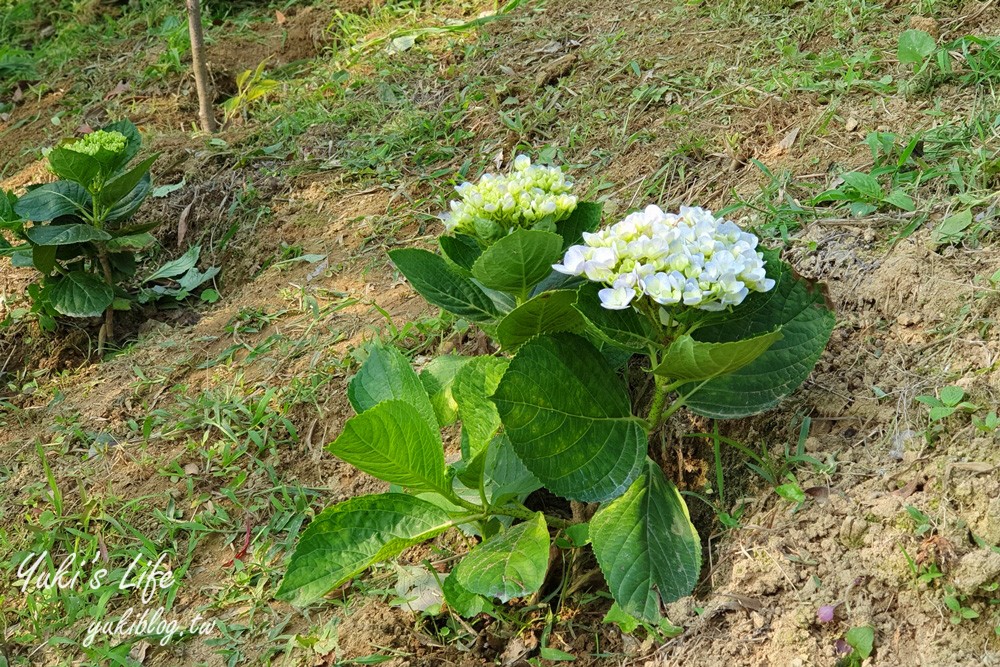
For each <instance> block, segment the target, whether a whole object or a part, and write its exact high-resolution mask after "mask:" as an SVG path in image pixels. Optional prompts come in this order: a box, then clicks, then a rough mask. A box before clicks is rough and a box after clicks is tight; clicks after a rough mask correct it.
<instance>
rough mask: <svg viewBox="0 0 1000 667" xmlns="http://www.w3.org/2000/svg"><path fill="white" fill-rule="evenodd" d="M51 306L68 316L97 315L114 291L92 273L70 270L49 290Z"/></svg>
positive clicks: (102, 310)
mask: <svg viewBox="0 0 1000 667" xmlns="http://www.w3.org/2000/svg"><path fill="white" fill-rule="evenodd" d="M49 299H50V300H51V301H52V307H53V308H55V309H56V311H57V312H59V313H62V314H63V315H68V316H69V317H97V316H98V315H101V314H102V313H104V311H105V310H106V309H107V307H108V306H110V305H111V302H112V301H114V299H115V291H114V290H113V289H111V286H110V285H108V284H107V283H105V282H104V281H103V280H101V279H100V278H98V277H97V276H95V275H94V274H93V273H87V272H86V271H72V272H70V273H67V274H66V275H65V276H63V277H62V278H60V279H59V282H57V283H55V284H54V285H53V286H52V289H51V291H50V292H49Z"/></svg>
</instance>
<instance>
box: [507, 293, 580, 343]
mask: <svg viewBox="0 0 1000 667" xmlns="http://www.w3.org/2000/svg"><path fill="white" fill-rule="evenodd" d="M574 303H576V292H575V291H573V290H556V291H554V292H542V293H541V294H539V295H537V296H535V297H533V298H531V299H529V300H528V301H525V302H524V303H522V304H521V305H520V306H518V307H517V308H515V309H514V310H512V311H510V312H509V313H507V314H506V315H505V316H504V318H503V319H502V320H500V324H498V325H497V336H496V337H497V340H499V341H500V345H501V346H503V347H504V348H505V349H510V348H512V347H517V346H518V345H520V344H521V343H523V342H525V341H527V340H530V339H532V338H534V337H535V336H537V335H539V334H546V333H559V332H562V331H569V332H572V333H579V332H580V331H582V330H583V328H584V327H585V326H586V322H585V321H584V319H583V316H582V315H581V314H580V311H578V310H577V309H576V308H574V307H573V304H574Z"/></svg>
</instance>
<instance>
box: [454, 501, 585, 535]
mask: <svg viewBox="0 0 1000 667" xmlns="http://www.w3.org/2000/svg"><path fill="white" fill-rule="evenodd" d="M447 498H448V500H449V501H451V502H453V503H455V504H456V505H459V506H461V507H462V508H464V509H467V510H469V511H470V512H476V513H479V514H483V513H485V514H486V516H489V515H490V514H501V515H503V516H510V517H514V518H515V519H533V518H534V517H535V513H534V512H532V511H531V510H529V509H528V508H527V507H524V506H521V507H517V506H515V505H504V506H503V507H485V506H482V505H477V504H475V503H473V502H469V501H468V500H466V499H465V498H462V497H460V496H459V495H458V494H457V493H451V494H449V495H448V496H447ZM545 523H547V524H548V525H550V526H552V527H553V528H568V527H570V526H572V525H573V523H574V522H572V521H566V520H565V519H560V518H558V517H554V516H550V515H548V514H546V515H545Z"/></svg>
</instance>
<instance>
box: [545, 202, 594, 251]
mask: <svg viewBox="0 0 1000 667" xmlns="http://www.w3.org/2000/svg"><path fill="white" fill-rule="evenodd" d="M603 207H604V205H603V204H601V203H597V202H589V201H582V202H580V203H578V204H577V205H576V208H575V209H573V212H572V213H570V214H569V216H568V217H566V218H565V219H564V220H560V221H559V222H557V223H556V231H557V232H559V236H561V237H562V239H563V249H565V248H568V247H569V246H571V245H576V244H578V243H580V241H582V240H583V233H584V232H593V231H596V230H597V228H598V227H600V226H601V209H602V208H603Z"/></svg>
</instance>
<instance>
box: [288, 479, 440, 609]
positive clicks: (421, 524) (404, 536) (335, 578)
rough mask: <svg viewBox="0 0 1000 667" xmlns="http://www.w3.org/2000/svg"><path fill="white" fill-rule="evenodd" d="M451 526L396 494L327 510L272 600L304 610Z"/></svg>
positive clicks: (426, 506)
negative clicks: (371, 569)
mask: <svg viewBox="0 0 1000 667" xmlns="http://www.w3.org/2000/svg"><path fill="white" fill-rule="evenodd" d="M451 525H452V522H451V520H450V517H449V515H448V513H447V512H445V511H444V510H442V509H440V508H439V507H436V506H434V505H432V504H431V503H429V502H427V501H424V500H420V499H419V498H414V497H413V496H410V495H407V494H402V493H384V494H381V495H372V496H361V497H358V498H351V499H350V500H348V501H346V502H343V503H340V504H338V505H334V506H333V507H329V508H327V509H326V510H324V511H323V512H322V513H320V514H319V515H318V516H317V517H316V518H315V519H313V521H312V523H310V524H309V527H308V528H306V530H305V532H304V533H303V534H302V538H301V539H300V540H299V544H298V546H297V547H296V548H295V553H293V554H292V558H291V560H290V561H289V562H288V569H287V571H286V573H285V578H284V579H283V580H282V582H281V587H280V588H279V589H278V592H277V595H276V597H278V598H280V599H282V600H287V601H289V602H291V603H292V604H295V605H297V606H305V605H307V604H309V603H311V602H314V601H316V600H318V599H319V598H321V597H322V596H323V595H325V594H326V593H328V592H329V591H331V590H333V589H334V588H336V587H338V586H340V585H341V584H343V583H345V582H346V581H348V580H349V579H351V578H352V577H354V576H355V575H357V574H358V573H360V572H362V571H363V570H365V569H366V568H368V567H369V566H371V565H373V564H374V563H377V562H379V561H383V560H386V559H388V558H391V557H393V556H395V555H397V554H399V553H400V552H402V551H403V550H404V549H406V548H407V547H410V546H413V545H415V544H419V543H420V542H424V541H426V540H429V539H431V538H432V537H435V536H436V535H438V534H440V533H442V532H444V531H445V530H447V529H448V528H449V527H451Z"/></svg>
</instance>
